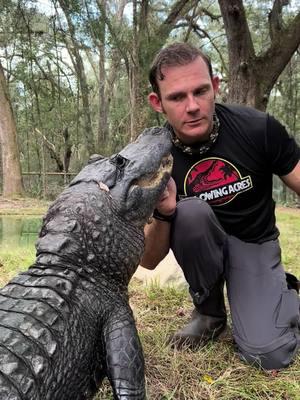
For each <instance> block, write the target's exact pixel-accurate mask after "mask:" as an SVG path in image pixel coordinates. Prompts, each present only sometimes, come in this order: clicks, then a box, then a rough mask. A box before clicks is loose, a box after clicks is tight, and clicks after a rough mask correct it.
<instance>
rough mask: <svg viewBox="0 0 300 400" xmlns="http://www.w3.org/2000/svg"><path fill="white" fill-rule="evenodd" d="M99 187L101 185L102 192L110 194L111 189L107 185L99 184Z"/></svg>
mask: <svg viewBox="0 0 300 400" xmlns="http://www.w3.org/2000/svg"><path fill="white" fill-rule="evenodd" d="M98 185H99V187H100V189H101V190H104V191H105V192H109V187H108V186H107V185H105V183H103V182H98Z"/></svg>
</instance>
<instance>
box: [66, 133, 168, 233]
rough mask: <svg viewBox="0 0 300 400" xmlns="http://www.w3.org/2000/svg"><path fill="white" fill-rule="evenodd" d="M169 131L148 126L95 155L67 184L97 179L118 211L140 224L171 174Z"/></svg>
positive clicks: (151, 210)
mask: <svg viewBox="0 0 300 400" xmlns="http://www.w3.org/2000/svg"><path fill="white" fill-rule="evenodd" d="M170 149H171V139H170V133H169V131H168V130H167V129H165V128H159V127H154V128H148V129H145V130H144V131H143V133H142V134H141V135H140V136H139V137H138V138H137V139H136V140H135V141H134V142H132V143H130V144H128V145H127V146H126V147H125V148H124V149H123V150H121V151H120V152H119V153H118V154H114V155H113V156H111V157H109V158H103V157H101V156H94V157H93V158H92V159H91V160H90V162H89V164H88V165H87V166H86V167H85V168H84V169H83V170H82V171H81V172H80V173H79V174H78V175H77V176H76V178H75V179H74V180H73V181H72V182H71V185H70V186H73V185H76V184H78V183H81V182H93V181H94V182H98V184H99V186H100V188H101V189H102V190H106V191H107V192H109V194H110V195H111V197H112V199H113V200H114V201H115V203H116V204H117V208H118V211H119V213H120V214H121V215H122V216H123V217H124V218H125V219H126V220H128V221H130V222H131V223H132V224H135V225H137V226H143V225H144V224H145V223H146V221H147V219H148V218H149V217H150V216H151V214H152V212H153V208H154V207H155V203H156V202H157V200H158V198H159V196H160V194H161V193H162V191H163V190H164V188H165V186H166V184H167V182H168V180H169V178H170V174H171V169H172V156H171V155H170Z"/></svg>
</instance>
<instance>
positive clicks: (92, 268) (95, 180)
mask: <svg viewBox="0 0 300 400" xmlns="http://www.w3.org/2000/svg"><path fill="white" fill-rule="evenodd" d="M170 149H171V141H170V137H169V132H168V130H167V129H165V128H159V127H154V128H149V129H146V130H145V131H144V132H143V133H142V134H141V135H140V136H139V137H138V138H137V140H136V141H135V142H133V143H130V144H128V145H127V146H126V147H125V148H124V149H123V150H122V151H120V152H119V153H118V154H115V155H113V156H111V157H107V158H104V157H101V156H96V157H93V158H92V159H91V161H90V162H89V163H88V164H87V165H86V166H85V167H84V168H83V169H82V171H81V172H79V174H78V175H77V176H76V177H75V178H74V179H73V181H72V182H71V183H70V185H69V187H67V188H66V189H65V190H64V191H63V192H62V193H61V195H59V196H58V198H57V199H56V200H55V201H54V202H53V204H52V205H51V206H50V208H49V210H48V212H47V214H46V215H45V217H44V218H43V223H42V227H41V231H40V234H39V237H38V240H37V243H36V259H35V262H34V264H33V265H32V266H30V267H29V269H28V270H27V271H25V272H22V273H20V274H19V275H17V276H16V277H15V278H13V279H12V280H11V281H10V282H9V283H8V284H7V285H6V286H5V287H4V288H2V289H1V291H0V399H1V400H83V399H91V398H92V397H93V396H94V395H95V393H96V392H97V390H98V389H99V387H100V385H101V383H102V381H103V379H104V378H105V377H107V378H108V380H109V382H110V384H111V386H112V392H113V396H114V399H121V400H127V399H135V400H142V399H145V397H146V394H145V378H144V356H143V350H142V346H141V343H140V340H139V336H138V333H137V328H136V325H135V320H134V316H133V313H132V310H131V308H130V305H129V298H128V284H129V281H130V279H131V277H132V275H133V273H134V272H135V270H136V268H137V266H138V264H139V260H140V257H141V255H142V252H143V248H144V234H143V228H144V226H145V224H146V223H147V221H148V220H149V218H150V219H151V214H152V212H153V209H154V207H155V203H156V202H157V200H158V198H159V196H160V195H161V193H162V192H163V190H164V188H165V186H166V184H167V181H168V179H169V177H170V173H171V168H172V157H171V156H170V154H169V153H170Z"/></svg>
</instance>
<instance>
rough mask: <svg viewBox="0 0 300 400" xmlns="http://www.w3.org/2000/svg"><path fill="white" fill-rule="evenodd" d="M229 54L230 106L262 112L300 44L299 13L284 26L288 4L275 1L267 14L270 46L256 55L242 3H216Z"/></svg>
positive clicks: (231, 0)
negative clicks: (236, 105)
mask: <svg viewBox="0 0 300 400" xmlns="http://www.w3.org/2000/svg"><path fill="white" fill-rule="evenodd" d="M219 5H220V9H221V13H222V17H223V22H224V26H225V31H226V36H227V45H228V55H229V83H228V97H227V101H228V102H229V103H240V104H246V105H249V106H252V107H255V108H257V109H260V110H262V111H265V109H266V107H267V104H268V100H269V96H270V92H271V90H272V88H273V86H274V84H275V82H276V81H277V79H278V77H279V75H280V74H281V72H282V71H283V70H284V68H285V66H286V65H287V63H288V62H289V60H290V59H291V57H292V55H293V54H294V52H295V51H296V50H297V48H298V46H299V43H300V12H299V13H298V14H297V15H296V16H295V17H294V18H293V19H292V20H291V21H290V22H289V24H288V25H287V26H285V25H284V24H283V21H282V18H281V13H282V8H283V7H284V6H285V5H287V2H283V1H282V0H275V1H274V3H273V8H272V10H271V12H270V14H269V32H270V46H269V47H268V49H267V50H266V51H265V52H264V53H262V54H260V55H256V54H255V51H254V46H253V42H252V38H251V34H250V31H249V27H248V23H247V19H246V14H245V10H244V5H243V1H242V0H219Z"/></svg>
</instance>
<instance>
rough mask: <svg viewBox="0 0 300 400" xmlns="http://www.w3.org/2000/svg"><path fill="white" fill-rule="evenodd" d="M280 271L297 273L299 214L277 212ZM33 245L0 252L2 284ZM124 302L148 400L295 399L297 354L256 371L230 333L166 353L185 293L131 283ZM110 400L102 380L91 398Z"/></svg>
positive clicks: (185, 308) (299, 399) (185, 311)
mask: <svg viewBox="0 0 300 400" xmlns="http://www.w3.org/2000/svg"><path fill="white" fill-rule="evenodd" d="M277 221H278V226H279V228H280V230H281V235H280V241H281V245H282V256H283V262H284V265H285V268H286V270H287V271H290V272H292V273H294V274H296V275H298V276H299V275H300V268H299V266H300V262H299V258H300V240H299V238H300V212H296V211H295V212H292V211H290V210H278V212H277ZM34 256H35V249H34V247H30V249H27V248H25V249H24V248H20V249H17V250H16V249H8V248H7V249H2V250H1V251H0V263H1V267H0V282H1V284H2V285H3V284H4V283H5V282H7V281H8V280H9V279H10V278H11V277H12V276H14V275H15V274H16V273H17V272H19V271H20V270H24V269H26V268H27V267H28V266H29V265H30V264H31V263H32V262H33V260H34ZM129 291H130V303H131V306H132V308H133V311H134V314H135V317H136V321H137V328H138V331H139V335H140V338H141V341H142V344H143V349H144V354H145V363H146V383H147V394H148V399H149V400H175V399H176V400H210V399H211V400H271V399H272V400H300V356H298V357H297V359H296V361H295V362H294V363H293V364H292V365H291V366H290V367H289V368H288V369H286V370H283V371H280V372H279V373H271V372H264V371H259V370H257V369H256V368H254V367H251V366H249V365H247V364H245V363H243V362H242V361H241V360H240V359H239V358H238V356H237V354H236V353H235V351H234V345H233V341H232V336H231V331H230V329H228V330H227V332H225V334H224V335H222V337H221V338H220V339H219V340H218V341H217V342H215V343H211V344H209V345H207V346H206V347H204V348H203V349H201V350H198V351H194V352H193V351H190V350H185V351H177V350H172V349H171V348H170V347H169V346H168V344H167V342H168V339H169V337H170V335H171V334H172V333H173V332H174V331H175V330H177V329H178V328H179V327H182V326H183V325H184V324H185V323H186V322H187V320H188V319H189V316H190V311H191V310H192V303H191V300H190V298H189V296H188V294H187V291H186V290H185V289H178V288H175V287H161V286H160V285H159V284H158V283H157V282H154V283H153V284H150V285H148V286H143V285H142V284H141V283H139V282H138V281H137V280H135V279H133V280H132V282H131V284H130V288H129ZM110 399H113V397H112V392H111V388H110V385H109V384H108V382H107V381H105V382H104V384H103V385H102V387H101V389H100V391H99V393H98V395H97V396H96V397H95V400H110Z"/></svg>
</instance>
